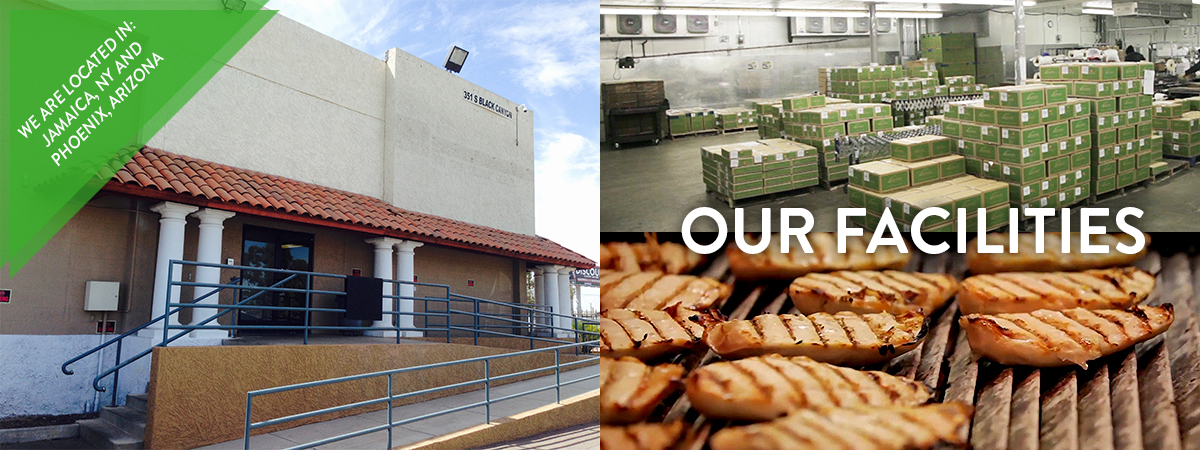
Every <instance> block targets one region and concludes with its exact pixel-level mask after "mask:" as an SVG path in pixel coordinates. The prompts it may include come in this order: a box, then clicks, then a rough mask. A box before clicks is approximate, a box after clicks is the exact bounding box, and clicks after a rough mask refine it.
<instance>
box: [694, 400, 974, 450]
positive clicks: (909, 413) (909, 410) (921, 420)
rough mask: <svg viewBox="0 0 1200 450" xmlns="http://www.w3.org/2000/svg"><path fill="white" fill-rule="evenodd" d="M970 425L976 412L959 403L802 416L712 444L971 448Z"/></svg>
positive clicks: (750, 448)
mask: <svg viewBox="0 0 1200 450" xmlns="http://www.w3.org/2000/svg"><path fill="white" fill-rule="evenodd" d="M970 422H971V407H970V406H967V405H964V404H962V403H957V402H954V403H942V404H936V405H926V406H917V407H898V406H887V407H878V406H866V407H856V408H843V409H835V410H830V411H823V412H817V411H811V410H801V411H796V412H794V413H792V414H789V415H787V416H786V417H782V418H779V419H775V420H772V421H770V422H767V423H758V424H753V425H746V426H740V427H728V428H725V429H722V430H721V431H718V432H716V433H715V434H713V437H712V439H709V441H708V443H709V446H710V447H711V448H712V450H743V449H746V450H784V449H787V450H793V449H797V450H802V449H819V450H826V449H847V450H848V449H888V450H910V449H927V448H933V446H934V445H936V444H939V443H945V444H952V445H957V446H962V445H966V441H965V440H964V436H965V435H966V433H963V432H961V431H960V430H962V429H963V428H964V427H967V426H969V424H970Z"/></svg>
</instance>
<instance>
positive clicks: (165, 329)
mask: <svg viewBox="0 0 1200 450" xmlns="http://www.w3.org/2000/svg"><path fill="white" fill-rule="evenodd" d="M292 277H294V275H293V276H289V277H287V278H285V279H283V280H281V281H280V282H279V283H276V285H279V284H283V283H286V282H288V281H289V280H291V279H292ZM168 286H169V285H168ZM259 295H262V293H261V292H260V293H257V294H254V295H252V296H250V297H247V298H246V299H245V300H242V301H240V302H238V303H237V304H239V305H241V304H242V303H246V302H248V301H250V300H254V298H256V297H258V296H259ZM205 297H206V296H205ZM167 298H171V291H170V290H169V289H168V290H167ZM202 299H204V297H200V298H199V299H196V300H195V301H200V300H202ZM189 305H190V304H189ZM209 306H210V305H205V307H209ZM183 308H184V306H180V307H178V308H175V309H173V310H170V311H167V313H166V314H163V315H162V316H159V317H160V318H159V319H156V320H161V319H162V318H166V317H170V316H171V315H172V314H176V313H178V312H179V311H182V310H183ZM217 317H219V315H214V316H212V317H210V318H209V319H208V320H205V321H204V322H203V323H208V322H209V321H211V320H214V319H216V318H217ZM170 326H171V321H170V320H168V321H166V323H164V324H163V342H162V346H163V347H166V346H167V344H170V343H172V342H175V341H176V340H178V339H179V338H181V337H183V336H184V335H186V334H188V332H187V331H185V332H183V333H179V334H177V335H175V336H173V337H171V338H170V339H168V338H167V334H170V333H169V331H168V330H169V329H170ZM156 346H157V345H152V346H150V348H148V349H146V350H145V351H143V352H141V353H138V354H137V355H135V356H134V357H132V358H129V359H127V360H125V361H124V362H121V363H119V364H117V365H115V366H113V368H111V369H108V370H106V371H104V372H101V373H100V375H97V376H96V378H94V379H92V389H95V390H97V391H100V392H104V387H103V386H100V380H102V379H104V377H107V376H108V375H109V374H111V373H116V372H117V371H119V370H121V369H123V368H125V366H128V365H130V364H133V363H134V362H136V361H137V360H139V359H142V358H143V357H145V356H146V355H149V354H150V353H151V352H153V351H154V347H156ZM114 390H115V389H114Z"/></svg>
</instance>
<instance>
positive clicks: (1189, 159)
mask: <svg viewBox="0 0 1200 450" xmlns="http://www.w3.org/2000/svg"><path fill="white" fill-rule="evenodd" d="M1163 158H1164V159H1175V160H1179V161H1187V165H1188V167H1192V166H1195V165H1196V159H1198V158H1200V156H1176V155H1168V154H1165V153H1164V154H1163Z"/></svg>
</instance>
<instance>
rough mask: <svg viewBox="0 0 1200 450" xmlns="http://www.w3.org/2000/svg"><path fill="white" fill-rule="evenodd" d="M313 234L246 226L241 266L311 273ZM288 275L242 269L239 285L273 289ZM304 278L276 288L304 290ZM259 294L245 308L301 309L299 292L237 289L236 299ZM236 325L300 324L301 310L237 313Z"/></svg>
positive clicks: (299, 277) (303, 297)
mask: <svg viewBox="0 0 1200 450" xmlns="http://www.w3.org/2000/svg"><path fill="white" fill-rule="evenodd" d="M312 250H313V235H311V234H307V233H296V232H293V231H284V230H276V229H273V228H263V227H256V226H251V225H246V226H245V228H244V229H243V230H242V265H244V266H251V267H265V268H271V269H287V270H299V271H312ZM289 275H290V274H286V273H278V272H266V271H260V270H242V284H243V285H246V286H263V287H269V286H273V285H275V284H276V283H279V282H280V281H282V280H284V279H287V277H288V276H289ZM307 282H308V277H306V276H304V275H296V276H295V278H292V279H291V280H289V281H287V282H285V283H283V284H281V285H280V286H278V287H285V288H293V289H304V288H305V284H306V283H307ZM260 292H261V293H262V295H259V296H258V297H257V298H255V299H254V300H251V301H250V302H248V303H247V304H248V305H261V306H288V307H301V308H302V307H304V303H305V294H304V293H300V292H266V291H256V290H252V289H243V290H241V295H240V297H241V298H240V299H239V300H241V299H246V298H249V297H251V296H253V295H255V294H258V293H260ZM238 311H239V312H238V324H239V325H304V312H303V311H278V310H251V309H241V310H238ZM241 331H242V332H244V333H257V332H267V333H269V332H281V331H282V332H292V333H298V332H300V331H301V330H274V331H272V330H241Z"/></svg>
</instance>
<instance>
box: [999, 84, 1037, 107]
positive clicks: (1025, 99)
mask: <svg viewBox="0 0 1200 450" xmlns="http://www.w3.org/2000/svg"><path fill="white" fill-rule="evenodd" d="M983 103H984V104H985V105H988V106H996V107H1003V108H1017V109H1030V108H1037V107H1039V106H1043V105H1045V104H1046V89H1045V87H1044V86H1039V85H1025V86H1004V87H994V88H989V89H987V90H985V91H984V92H983Z"/></svg>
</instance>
